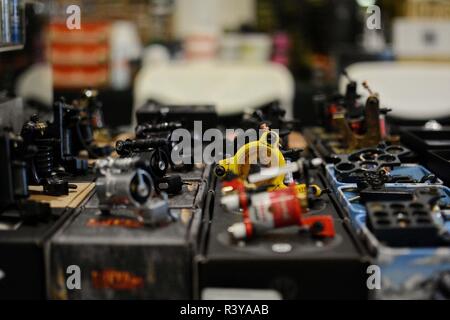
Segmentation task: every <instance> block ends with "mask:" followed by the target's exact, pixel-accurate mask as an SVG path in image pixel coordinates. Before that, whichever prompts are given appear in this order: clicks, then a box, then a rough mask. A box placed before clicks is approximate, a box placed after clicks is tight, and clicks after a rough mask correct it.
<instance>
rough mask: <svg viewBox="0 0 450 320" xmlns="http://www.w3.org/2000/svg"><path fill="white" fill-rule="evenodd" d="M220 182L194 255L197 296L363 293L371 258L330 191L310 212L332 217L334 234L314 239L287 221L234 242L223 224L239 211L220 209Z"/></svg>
mask: <svg viewBox="0 0 450 320" xmlns="http://www.w3.org/2000/svg"><path fill="white" fill-rule="evenodd" d="M315 180H316V181H314V182H315V183H317V184H319V185H321V181H320V179H319V178H316V179H315ZM219 187H220V186H219ZM219 187H218V188H217V190H216V196H215V200H213V204H214V205H213V209H212V210H211V211H212V213H213V216H212V221H211V226H210V229H209V231H208V232H207V236H206V237H205V239H206V240H205V244H204V247H203V249H202V254H200V255H198V256H197V257H196V261H197V276H198V288H197V290H196V293H197V296H198V297H199V298H207V299H210V298H220V299H228V298H233V297H234V298H236V297H238V295H239V294H241V295H242V297H244V298H249V297H250V296H251V295H252V294H254V293H257V295H256V296H255V297H257V298H258V299H265V298H283V299H366V298H367V296H368V290H367V287H366V280H367V276H368V275H367V273H366V271H367V267H368V265H369V259H368V258H367V256H366V253H365V251H364V249H363V247H362V246H361V245H360V243H359V242H358V240H357V237H356V236H355V235H354V234H353V232H352V230H351V228H350V227H349V225H348V223H347V221H345V220H342V219H341V216H340V215H339V214H338V210H337V209H336V206H335V204H334V201H333V200H332V199H331V198H330V197H328V195H326V196H323V200H321V201H319V202H318V203H316V204H315V205H314V209H313V212H312V213H313V214H316V213H317V214H330V215H332V216H333V217H334V222H335V228H336V237H335V238H334V239H324V240H321V241H320V240H317V239H312V238H311V237H310V236H309V235H308V234H305V233H300V232H299V229H298V228H297V227H291V228H286V229H279V230H276V231H273V232H270V233H268V234H265V235H261V236H259V237H255V238H254V239H251V240H249V241H247V242H236V241H234V240H232V239H231V238H230V236H229V235H228V232H227V228H228V227H229V226H231V225H232V224H233V223H235V222H239V221H242V217H241V216H240V215H239V214H236V213H230V212H227V211H224V210H223V208H222V207H221V206H220V204H219V202H220V201H219V198H220V196H217V194H218V192H219ZM261 294H262V295H261Z"/></svg>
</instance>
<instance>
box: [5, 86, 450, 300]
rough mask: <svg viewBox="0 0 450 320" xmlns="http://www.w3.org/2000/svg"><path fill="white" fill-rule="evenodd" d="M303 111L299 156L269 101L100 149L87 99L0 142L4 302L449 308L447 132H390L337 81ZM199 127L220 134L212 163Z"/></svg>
mask: <svg viewBox="0 0 450 320" xmlns="http://www.w3.org/2000/svg"><path fill="white" fill-rule="evenodd" d="M362 90H365V91H367V93H368V98H362V96H361V95H360V93H359V91H362ZM315 102H316V104H317V106H316V109H317V111H318V117H317V118H318V119H320V121H321V126H320V127H315V128H305V129H304V130H303V134H304V136H305V138H306V140H307V142H308V146H307V147H306V148H305V147H299V148H296V147H295V146H293V141H294V142H295V135H293V134H292V131H293V130H294V128H295V127H296V126H297V125H298V123H296V122H295V121H289V120H287V119H286V118H285V112H284V110H282V109H281V108H280V105H279V103H277V102H274V103H270V104H268V105H265V106H262V107H261V108H259V109H258V110H256V111H252V112H249V113H246V114H244V115H243V116H242V117H239V119H234V120H233V121H231V127H235V128H236V127H237V128H239V129H242V130H235V131H233V132H232V133H229V132H228V130H226V129H229V125H226V124H225V122H221V121H218V119H217V115H216V113H215V111H214V107H213V106H166V105H162V104H160V103H158V102H156V101H149V102H148V103H147V104H146V105H144V106H143V107H142V108H141V109H140V110H138V111H137V114H136V117H137V120H138V125H137V127H136V128H135V131H134V132H133V133H132V134H131V135H130V136H129V137H127V138H124V139H114V142H112V141H113V139H111V137H110V136H109V134H108V132H107V130H106V129H105V125H104V123H103V117H102V107H101V103H100V102H99V101H98V100H97V98H96V93H95V91H92V90H86V91H85V92H83V94H82V95H81V97H80V99H77V100H76V101H73V102H71V103H67V102H66V101H64V100H63V99H61V100H58V101H57V102H56V103H55V105H54V109H53V119H52V120H51V121H43V120H42V119H40V118H39V117H38V116H33V117H31V118H30V119H28V120H26V121H24V125H23V127H22V129H21V131H20V132H14V131H13V130H11V129H10V128H4V130H3V132H2V134H1V136H0V148H1V151H0V162H1V166H0V170H2V171H3V176H4V177H5V179H4V180H3V181H2V183H1V185H0V186H1V188H2V189H1V192H0V197H1V213H0V271H1V272H0V296H1V297H2V298H14V297H17V298H27V297H28V298H50V299H191V298H196V299H228V298H234V299H236V298H243V299H248V298H254V299H367V298H374V299H395V298H406V299H408V298H415V299H445V298H448V297H449V292H450V291H449V290H450V279H449V277H450V265H449V263H450V260H449V257H450V255H449V253H450V250H449V248H448V244H449V241H450V235H449V230H450V229H449V227H450V223H449V222H448V217H449V212H448V211H449V205H450V189H449V188H448V185H449V179H448V172H449V170H448V150H450V146H448V145H446V141H447V142H448V141H449V139H448V138H446V137H447V136H448V131H446V129H445V127H441V128H436V127H437V126H436V123H434V125H433V126H431V127H433V128H432V129H430V126H428V127H427V128H423V127H404V128H398V129H396V128H393V127H392V126H391V124H390V123H389V121H387V120H386V119H387V115H388V112H389V110H388V109H383V108H381V107H380V105H381V103H380V95H378V94H377V93H375V92H373V91H372V90H371V89H370V87H369V85H368V84H367V83H364V84H362V85H361V88H360V85H359V84H358V83H356V82H354V81H352V80H351V79H349V84H348V86H347V90H346V93H345V95H334V96H326V95H320V96H317V97H316V99H315ZM195 121H201V123H202V124H203V129H204V130H206V129H216V133H217V132H221V133H224V135H222V136H220V135H217V136H216V138H215V141H214V142H218V141H217V139H219V140H221V143H219V144H213V146H216V147H217V146H219V147H217V148H212V149H214V152H212V153H211V158H210V159H213V161H205V160H206V159H205V157H202V160H201V161H196V159H194V158H195V156H196V155H197V153H196V152H195V151H196V150H197V149H200V151H202V152H201V153H202V154H203V155H206V153H205V152H204V151H206V150H209V151H211V142H212V140H213V139H205V135H203V132H200V133H199V132H196V130H195V128H196V125H195ZM231 127H230V128H231ZM179 130H181V131H183V130H184V132H188V133H190V134H189V135H187V137H188V140H189V141H187V145H188V148H187V149H186V148H182V149H181V150H179V149H178V148H180V141H179V140H177V139H176V138H175V136H178V133H180V131H179ZM254 132H256V135H252V134H251V133H254ZM184 142H186V141H184ZM183 145H186V144H183ZM197 151H198V150H197ZM175 154H176V155H178V157H174V155H175ZM196 162H197V163H196ZM68 198H73V199H72V200H70V201H69V200H68ZM58 202H60V203H59V205H58ZM55 203H57V205H55ZM61 203H62V205H61ZM30 266H34V267H32V268H30Z"/></svg>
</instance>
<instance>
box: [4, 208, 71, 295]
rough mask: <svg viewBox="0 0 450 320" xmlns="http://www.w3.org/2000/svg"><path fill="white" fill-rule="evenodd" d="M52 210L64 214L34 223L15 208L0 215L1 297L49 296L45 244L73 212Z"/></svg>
mask: <svg viewBox="0 0 450 320" xmlns="http://www.w3.org/2000/svg"><path fill="white" fill-rule="evenodd" d="M53 211H54V212H55V213H56V214H59V215H61V216H60V217H59V218H58V217H55V219H51V220H49V221H48V222H39V223H36V224H33V225H26V224H23V223H22V221H21V220H20V219H19V218H17V217H14V214H13V213H14V212H7V213H3V214H2V216H0V300H1V299H44V298H45V297H46V290H45V267H44V244H45V241H46V240H48V239H49V238H50V237H51V235H52V234H53V233H55V232H56V230H57V229H58V228H59V227H60V226H61V224H62V223H63V222H64V220H66V218H67V217H68V216H69V215H70V214H71V213H72V212H73V211H72V210H62V209H61V210H56V209H53ZM16 216H17V215H16Z"/></svg>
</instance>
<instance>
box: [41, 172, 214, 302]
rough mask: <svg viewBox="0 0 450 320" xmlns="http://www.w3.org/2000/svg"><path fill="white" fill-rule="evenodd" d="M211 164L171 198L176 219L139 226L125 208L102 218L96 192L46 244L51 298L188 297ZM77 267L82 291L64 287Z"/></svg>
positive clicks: (191, 292) (191, 291)
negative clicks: (69, 270)
mask: <svg viewBox="0 0 450 320" xmlns="http://www.w3.org/2000/svg"><path fill="white" fill-rule="evenodd" d="M208 170H209V167H208V168H207V169H205V172H204V173H203V172H202V174H201V175H200V176H199V177H200V179H199V180H189V182H190V183H191V185H187V186H185V188H189V190H186V192H185V193H183V194H181V195H179V196H176V197H173V198H171V199H170V206H171V212H172V215H173V216H175V217H177V219H176V221H174V222H171V223H169V224H167V225H164V226H159V227H154V228H151V227H148V226H143V225H142V224H141V223H139V221H138V220H136V218H135V216H134V215H133V214H132V213H130V212H127V211H126V210H124V211H123V212H120V213H117V212H116V213H115V214H113V215H111V216H107V217H105V216H102V215H100V211H99V210H98V209H97V208H95V206H96V202H95V196H94V197H93V200H92V201H90V202H89V203H88V206H87V207H85V208H80V210H79V212H78V214H77V215H76V216H75V217H74V218H73V219H71V220H69V221H68V222H67V223H66V224H65V225H64V226H63V228H61V229H60V230H59V231H58V232H57V233H56V234H55V235H54V236H53V237H52V239H51V241H50V243H49V246H48V251H47V255H48V268H47V272H48V279H49V283H48V295H49V298H51V299H189V298H192V296H193V282H192V281H193V279H192V274H193V256H194V253H195V252H196V251H197V242H198V235H199V234H200V230H201V227H202V224H201V221H202V212H203V199H204V197H205V195H206V191H207V185H208V176H209V171H208ZM70 266H75V267H76V268H79V276H80V283H81V288H80V289H77V288H75V289H71V288H70V287H69V286H67V281H68V280H70V276H71V273H70V272H67V271H68V269H67V268H68V267H70Z"/></svg>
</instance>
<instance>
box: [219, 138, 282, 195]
mask: <svg viewBox="0 0 450 320" xmlns="http://www.w3.org/2000/svg"><path fill="white" fill-rule="evenodd" d="M269 135H270V137H271V140H272V141H271V142H270V143H269V142H268V138H269ZM279 143H280V137H279V135H278V134H277V133H275V132H274V131H267V132H264V133H263V135H262V136H261V138H260V139H259V140H258V141H252V142H250V143H247V144H246V145H244V146H242V147H241V148H240V149H239V150H238V151H237V152H236V154H235V155H234V157H231V158H228V159H224V160H222V161H219V164H218V168H219V170H216V173H218V172H222V173H224V174H225V173H226V172H228V171H229V172H232V173H234V174H235V175H237V176H238V177H239V178H241V179H243V180H247V178H248V176H249V174H250V169H251V165H252V164H258V165H262V166H265V167H275V166H276V167H283V166H285V165H286V160H285V159H284V156H283V154H282V153H281V151H280V149H279V147H278V146H279ZM218 175H220V174H218ZM260 185H271V186H272V187H271V188H270V189H269V190H276V189H279V188H280V187H281V188H282V187H285V185H284V175H280V176H278V177H275V178H272V179H268V180H266V181H262V182H259V183H258V184H257V186H260Z"/></svg>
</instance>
